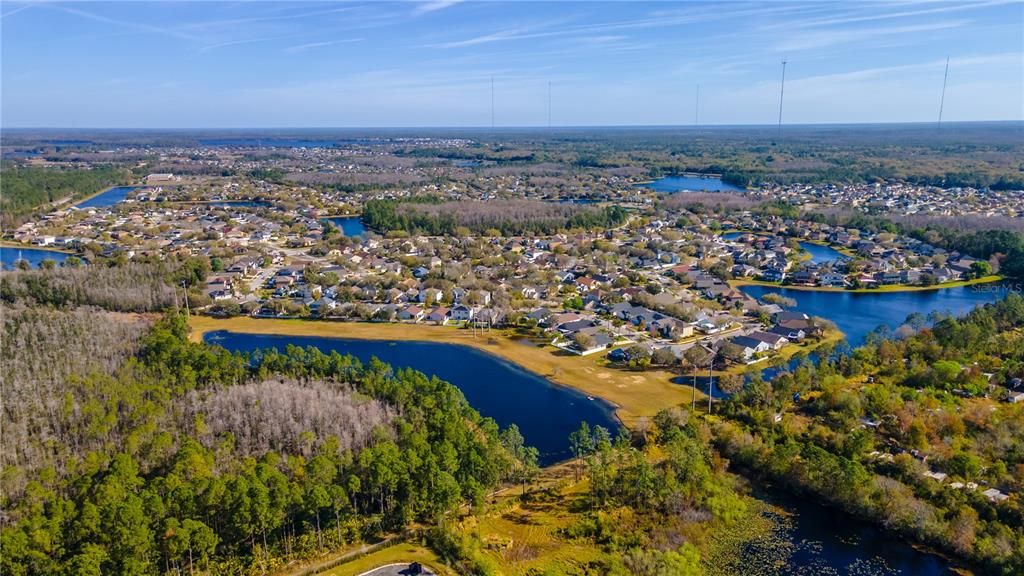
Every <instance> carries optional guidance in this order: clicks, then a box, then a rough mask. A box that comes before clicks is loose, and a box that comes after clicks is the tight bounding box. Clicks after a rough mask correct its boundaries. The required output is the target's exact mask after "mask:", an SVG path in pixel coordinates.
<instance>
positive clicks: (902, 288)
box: [729, 275, 1003, 294]
mask: <svg viewBox="0 0 1024 576" xmlns="http://www.w3.org/2000/svg"><path fill="white" fill-rule="evenodd" d="M1002 279H1003V277H1002V276H998V275H992V276H984V277H982V278H975V279H973V280H959V281H957V282H946V283H944V284H935V285H934V286H908V285H905V284H892V285H889V286H879V287H878V288H857V289H854V290H851V289H847V288H838V287H834V286H784V285H782V284H779V283H778V282H764V281H762V280H730V281H729V285H730V286H732V287H733V288H739V287H741V286H767V287H769V288H785V289H786V290H801V291H804V292H846V293H848V294H884V293H887V292H924V291H928V290H944V289H946V288H961V287H963V286H974V285H976V284H989V283H992V282H999V281H1000V280H1002Z"/></svg>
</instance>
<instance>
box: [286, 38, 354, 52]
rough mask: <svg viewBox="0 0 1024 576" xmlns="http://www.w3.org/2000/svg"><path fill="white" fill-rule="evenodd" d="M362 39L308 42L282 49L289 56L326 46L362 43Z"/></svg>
mask: <svg viewBox="0 0 1024 576" xmlns="http://www.w3.org/2000/svg"><path fill="white" fill-rule="evenodd" d="M362 40H363V39H362V38H347V39H345V40H326V41H324V42H309V43H307V44H298V45H296V46H289V47H287V48H285V49H284V51H285V52H287V53H289V54H298V53H299V52H305V51H306V50H312V49H314V48H323V47H326V46H334V45H335V44H352V43H354V42H362Z"/></svg>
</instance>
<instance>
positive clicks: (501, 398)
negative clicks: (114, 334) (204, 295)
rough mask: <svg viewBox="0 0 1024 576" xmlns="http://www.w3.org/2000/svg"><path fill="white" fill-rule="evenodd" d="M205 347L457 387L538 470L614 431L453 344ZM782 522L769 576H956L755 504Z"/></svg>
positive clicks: (885, 541) (606, 416) (580, 406)
mask: <svg viewBox="0 0 1024 576" xmlns="http://www.w3.org/2000/svg"><path fill="white" fill-rule="evenodd" d="M205 340H206V341H207V342H209V343H211V344H218V345H220V346H223V347H225V348H227V349H228V350H235V351H242V352H251V351H253V350H257V349H264V348H277V349H279V350H283V349H284V348H285V346H287V345H288V344H293V345H297V346H314V347H316V348H318V349H320V350H322V351H324V352H330V351H332V350H337V351H338V352H339V353H341V354H352V355H354V356H356V357H358V358H360V359H361V360H363V361H367V360H369V359H370V358H371V357H373V356H376V357H377V358H379V359H381V360H382V361H384V362H387V363H389V364H391V365H393V366H396V367H400V366H408V367H412V368H415V369H416V370H420V371H422V372H424V373H426V374H432V375H436V376H438V377H439V378H441V379H443V380H447V381H448V382H451V383H452V384H454V385H455V386H457V387H458V388H459V389H460V390H462V393H463V394H464V395H465V396H466V399H467V400H468V401H469V403H470V404H471V405H472V406H473V407H474V408H475V409H477V410H478V411H479V412H480V413H481V414H483V415H484V416H489V417H491V418H494V419H495V420H496V421H497V422H498V423H499V424H500V425H501V426H508V425H509V424H513V423H514V424H516V425H517V426H519V429H520V430H521V431H522V433H523V437H524V438H525V439H526V442H527V443H529V444H531V445H533V446H536V447H537V448H538V450H540V453H541V456H540V463H541V465H548V464H552V463H555V462H558V461H561V460H564V459H566V458H569V457H570V456H571V453H570V451H569V446H568V436H569V434H570V433H571V432H572V431H574V430H575V429H577V428H578V427H579V424H580V422H583V421H586V422H588V423H590V424H591V425H601V426H605V427H606V428H608V429H610V430H613V431H614V430H616V429H617V428H618V424H617V423H616V421H615V420H614V416H613V415H612V407H611V406H610V405H608V404H606V403H604V402H602V401H600V400H590V399H589V398H588V397H586V396H585V395H583V394H580V393H579V392H576V391H575V390H572V389H568V388H564V387H560V386H556V385H554V384H552V383H551V382H549V381H548V380H546V379H544V378H542V377H540V376H538V375H536V374H533V373H531V372H528V371H526V370H523V369H521V368H519V367H518V366H515V365H514V364H511V363H509V362H507V361H505V360H503V359H501V358H498V357H496V356H492V355H490V354H487V353H485V352H482V351H479V350H476V349H474V348H470V347H467V346H460V345H457V344H441V343H434V342H389V341H374V340H353V339H343V338H321V337H314V336H276V335H254V334H241V333H235V332H230V331H217V332H210V333H208V334H207V335H206V337H205ZM757 497H758V498H761V499H764V500H767V501H768V502H769V503H770V504H771V505H772V506H775V507H777V508H781V509H782V510H783V511H784V517H780V518H778V519H777V521H776V522H775V524H776V532H777V533H776V534H774V535H773V537H772V539H771V542H770V543H769V546H768V548H766V549H762V548H758V547H752V548H750V549H748V550H746V551H745V554H748V555H749V556H750V562H749V565H750V567H751V568H753V569H754V570H759V571H758V572H757V573H765V574H806V575H811V574H907V575H924V576H939V575H946V574H952V572H951V571H950V569H949V564H948V562H946V561H945V560H943V559H942V558H940V557H938V556H935V555H933V554H928V553H924V552H920V551H918V550H916V549H914V548H913V547H912V546H910V545H909V544H907V543H905V542H903V541H902V540H899V539H898V538H894V537H892V536H890V535H888V534H886V533H884V532H882V531H881V530H879V529H878V528H875V527H874V526H872V525H870V524H868V523H864V522H860V521H858V520H855V519H853V518H850V517H848V516H846V515H845V514H843V513H841V512H837V511H835V510H831V509H828V508H826V507H823V506H820V505H818V504H815V503H812V502H809V501H807V500H798V499H796V498H792V497H789V496H787V495H785V494H776V493H772V494H768V495H765V494H759V495H758V496H757Z"/></svg>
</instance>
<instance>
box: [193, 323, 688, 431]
mask: <svg viewBox="0 0 1024 576" xmlns="http://www.w3.org/2000/svg"><path fill="white" fill-rule="evenodd" d="M190 324H191V326H192V330H193V331H192V336H191V337H192V338H193V339H194V340H196V341H199V340H201V339H202V337H203V334H205V333H206V332H210V331H214V330H231V331H233V332H243V333H249V334H283V335H291V336H321V337H335V338H360V339H366V340H423V341H428V342H447V343H450V344H461V345H464V346H472V347H473V348H476V349H478V350H483V351H485V352H489V353H491V354H494V355H495V356H498V357H500V358H503V359H505V360H508V361H510V362H513V363H515V364H518V365H519V366H522V367H523V368H525V369H527V370H530V371H531V372H534V373H536V374H539V375H541V376H544V377H545V378H548V379H549V380H551V381H552V382H555V383H557V384H561V385H564V386H569V387H572V388H576V389H577V390H580V391H582V392H583V393H585V394H588V395H590V396H596V397H599V398H602V399H604V400H607V401H608V402H610V403H612V404H613V405H615V407H616V410H615V413H616V416H618V418H619V419H620V420H621V421H622V423H623V424H624V425H626V426H628V427H632V425H633V424H634V423H635V422H636V421H637V419H638V418H641V417H647V418H650V417H651V416H654V415H655V414H657V413H658V411H660V410H661V409H663V408H667V407H669V406H675V405H679V404H688V403H689V402H690V396H691V388H690V387H689V386H684V385H679V384H673V383H672V382H671V381H670V380H671V379H672V378H674V377H676V376H677V374H674V373H672V372H669V371H667V370H647V371H643V372H633V371H628V370H621V369H617V368H612V367H610V366H608V365H607V362H606V361H605V360H604V358H603V356H604V355H603V354H592V355H590V356H577V355H575V354H571V353H568V352H562V351H560V350H556V349H554V348H552V347H550V346H545V347H538V346H532V345H529V344H525V343H523V342H518V341H516V340H514V339H512V338H511V337H510V332H508V331H502V330H495V331H492V332H491V333H489V334H483V335H481V334H480V333H477V336H476V337H474V336H473V332H472V331H471V330H464V329H459V328H455V327H451V326H426V325H420V324H390V323H369V322H328V321H314V320H278V319H269V318H249V317H244V318H243V317H239V318H228V319H218V318H210V317H205V316H196V317H193V318H192V319H191V320H190ZM697 398H698V400H699V399H701V398H706V397H705V396H704V395H703V394H701V393H700V391H698V392H697Z"/></svg>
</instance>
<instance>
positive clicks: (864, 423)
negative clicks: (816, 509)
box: [713, 294, 1024, 574]
mask: <svg viewBox="0 0 1024 576" xmlns="http://www.w3.org/2000/svg"><path fill="white" fill-rule="evenodd" d="M905 326H906V327H907V328H908V329H907V330H903V329H902V328H901V329H900V330H897V331H896V332H895V333H889V332H885V333H880V334H877V335H874V336H873V337H872V338H869V342H868V344H866V345H865V346H863V347H861V348H858V349H857V350H855V351H852V353H848V354H839V355H835V356H828V355H825V356H823V358H824V360H823V361H821V362H819V363H818V364H816V365H815V364H812V363H811V362H809V361H805V362H803V363H801V365H799V366H798V367H796V368H795V369H792V370H790V371H788V372H783V373H781V374H780V375H778V376H776V377H775V378H773V379H772V381H771V382H765V381H763V380H761V379H760V378H753V379H752V380H751V381H750V382H748V383H747V385H746V387H744V388H743V389H742V390H740V391H738V392H737V393H736V394H734V395H733V396H732V397H731V398H730V399H728V400H727V401H725V402H724V403H723V405H722V407H721V409H720V410H721V412H720V413H721V414H722V415H723V416H725V417H727V420H722V421H720V422H718V423H716V424H715V425H714V427H713V428H714V432H715V445H716V446H717V448H718V449H719V450H720V451H721V452H722V454H723V455H725V456H726V457H728V458H729V459H730V460H731V461H732V462H734V463H736V464H737V465H738V466H739V468H740V469H742V470H745V471H747V472H748V473H749V474H751V475H752V476H754V477H757V478H761V479H766V480H770V481H773V482H775V483H778V484H780V485H782V486H786V487H788V488H789V489H790V490H792V491H794V492H797V493H799V494H805V495H810V496H812V497H814V498H816V499H818V500H820V501H823V502H825V503H827V504H829V505H832V506H836V507H838V508H841V509H843V510H845V511H846V512H849V513H851V514H854V515H856V516H859V517H863V518H866V519H869V520H871V521H873V522H876V523H878V524H880V525H882V526H884V527H885V528H887V529H889V530H891V531H893V532H895V533H898V534H900V535H902V536H903V537H906V538H908V539H910V540H913V541H918V542H923V543H926V544H928V545H931V546H934V547H936V548H939V549H941V550H944V551H946V552H948V553H949V554H952V555H954V556H956V557H958V558H963V559H966V560H968V561H970V562H971V563H972V564H973V565H975V566H977V567H979V568H981V569H982V570H983V571H984V572H985V573H991V574H1019V573H1021V571H1022V570H1024V536H1022V535H1024V508H1022V506H1021V504H1020V499H1019V495H1020V493H1021V491H1022V490H1024V482H1022V478H1024V477H1022V476H1021V472H1022V471H1024V409H1022V408H1021V406H1020V405H1019V404H1012V403H1005V402H1001V400H1002V398H1003V395H1004V394H1005V389H1006V388H1005V387H1007V386H1010V382H1012V381H1013V379H1014V378H1019V377H1021V376H1024V352H1022V351H1024V336H1022V334H1021V328H1024V297H1022V296H1020V295H1017V294H1010V295H1008V296H1007V298H1005V299H1004V300H1002V301H1000V302H998V303H995V304H990V305H986V306H984V307H980V308H977V309H975V310H974V311H972V312H971V313H969V314H967V315H966V316H964V317H963V318H951V317H939V316H936V317H934V318H931V319H928V318H925V317H923V316H922V315H920V314H917V315H911V317H909V318H908V319H907V321H906V324H905ZM926 472H929V473H935V472H941V473H945V474H947V475H948V476H949V478H948V479H947V480H946V481H945V482H939V481H937V480H936V479H933V478H931V477H928V476H925V473H926ZM955 481H956V482H960V483H961V486H960V488H957V487H954V486H953V485H952V482H955ZM969 482H973V483H975V484H977V485H978V486H979V487H978V488H976V489H973V490H971V489H967V488H965V487H964V485H965V484H966V483H969ZM987 488H995V489H998V490H1001V491H1002V492H1003V493H1006V494H1014V495H1015V496H1014V497H1012V498H1010V499H1009V500H1007V501H1004V502H1000V503H995V502H992V501H990V500H989V499H988V498H987V497H985V496H984V495H982V494H981V491H983V490H985V489H987Z"/></svg>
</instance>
